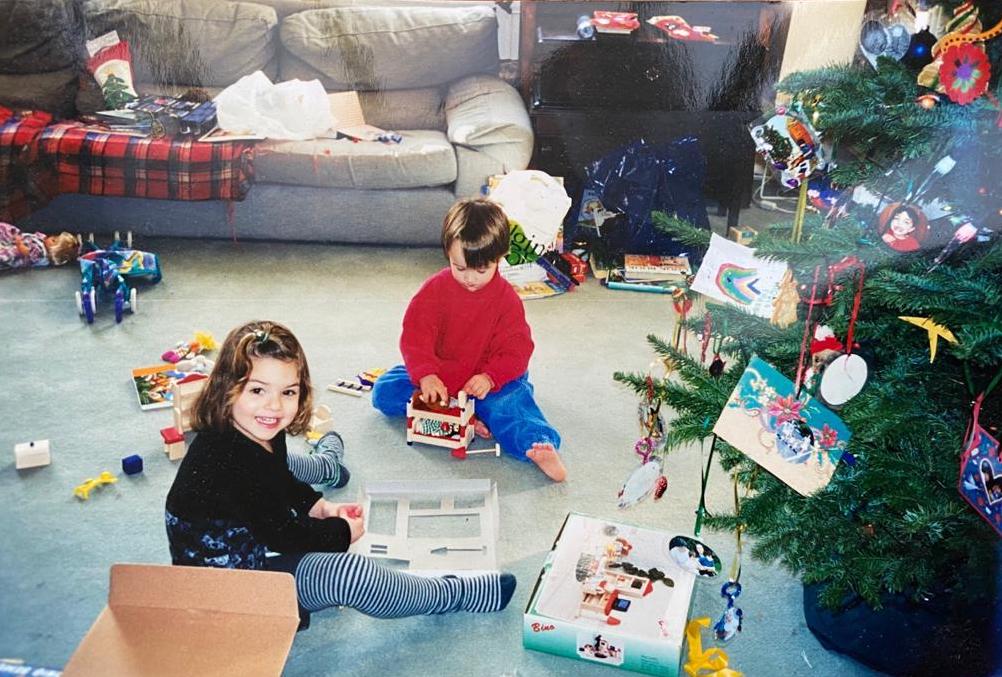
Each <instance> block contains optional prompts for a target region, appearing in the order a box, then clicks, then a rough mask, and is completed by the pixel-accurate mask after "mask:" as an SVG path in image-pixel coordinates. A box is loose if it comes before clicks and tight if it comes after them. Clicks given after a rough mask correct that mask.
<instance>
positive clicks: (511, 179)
mask: <svg viewBox="0 0 1002 677" xmlns="http://www.w3.org/2000/svg"><path fill="white" fill-rule="evenodd" d="M490 197H491V199H492V200H494V201H495V202H497V203H498V204H500V205H501V207H502V208H503V209H504V212H505V214H506V215H507V216H508V218H509V219H510V220H511V221H514V222H515V223H517V224H518V226H519V227H520V228H521V230H522V233H524V234H525V237H526V238H527V239H528V240H529V243H530V247H531V249H532V250H533V251H534V253H535V255H536V256H539V255H540V254H542V253H543V252H546V251H548V250H550V249H553V247H554V245H555V244H556V241H557V234H558V233H559V232H560V224H561V223H563V220H564V216H565V215H566V214H567V210H568V209H570V208H571V199H570V198H569V197H567V191H566V190H564V187H563V185H561V183H560V182H559V181H557V180H556V179H554V178H553V177H552V176H550V175H549V174H547V173H546V172H540V171H537V170H535V169H525V170H520V171H514V172H510V173H508V174H505V175H504V176H503V177H502V178H501V180H500V181H498V184H497V186H496V187H495V188H494V189H493V190H491V194H490ZM514 245H515V243H513V247H514ZM534 259H535V257H530V259H529V260H534ZM509 262H511V261H509Z"/></svg>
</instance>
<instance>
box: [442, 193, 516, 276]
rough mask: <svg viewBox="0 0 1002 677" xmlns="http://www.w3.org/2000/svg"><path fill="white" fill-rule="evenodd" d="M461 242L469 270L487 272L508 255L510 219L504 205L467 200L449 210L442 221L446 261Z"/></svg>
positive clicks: (477, 199) (443, 248)
mask: <svg viewBox="0 0 1002 677" xmlns="http://www.w3.org/2000/svg"><path fill="white" fill-rule="evenodd" d="M454 242H459V246H460V247H461V248H462V250H463V259H465V260H466V266H467V267H468V268H484V267H486V266H488V265H490V264H491V263H495V262H496V261H497V260H498V259H500V258H501V257H502V256H504V255H505V254H507V253H508V246H509V230H508V217H507V216H506V215H505V213H504V210H503V209H501V205H499V204H498V203H497V202H492V201H491V200H485V199H484V198H465V199H462V200H459V201H458V202H456V204H454V205H452V207H450V208H449V212H448V213H447V214H446V215H445V219H444V220H443V221H442V251H444V252H445V256H446V258H448V257H449V249H450V248H451V247H452V244H453V243H454Z"/></svg>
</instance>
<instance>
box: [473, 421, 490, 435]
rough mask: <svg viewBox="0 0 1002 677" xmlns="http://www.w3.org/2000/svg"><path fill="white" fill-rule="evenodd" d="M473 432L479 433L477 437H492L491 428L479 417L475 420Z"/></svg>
mask: <svg viewBox="0 0 1002 677" xmlns="http://www.w3.org/2000/svg"><path fill="white" fill-rule="evenodd" d="M473 432H475V433H476V434H477V437H483V438H484V439H485V440H489V439H490V438H491V431H490V429H489V428H488V427H487V424H486V423H484V422H483V421H481V420H480V419H479V418H478V419H477V420H476V421H474V422H473Z"/></svg>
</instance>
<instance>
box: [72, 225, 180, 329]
mask: <svg viewBox="0 0 1002 677" xmlns="http://www.w3.org/2000/svg"><path fill="white" fill-rule="evenodd" d="M86 248H88V249H89V251H86V252H84V253H82V254H81V255H80V258H79V260H80V291H78V292H77V293H76V302H77V311H78V312H79V313H80V314H81V315H83V316H84V317H86V318H87V323H88V324H91V323H93V322H94V314H95V313H96V312H97V299H98V297H99V296H100V297H101V299H102V300H103V301H107V300H109V299H112V300H113V301H114V303H115V322H121V321H122V316H123V315H124V314H125V311H126V310H128V311H129V312H132V313H135V312H136V296H137V291H136V287H135V284H136V283H138V282H147V283H149V284H156V283H157V282H159V281H160V280H161V277H162V276H161V274H160V261H159V259H158V258H157V255H156V254H152V253H150V252H144V251H139V250H138V249H132V234H131V233H128V234H127V239H126V242H124V243H123V242H122V241H121V239H119V236H118V233H115V241H114V242H112V244H111V246H109V247H108V248H107V249H98V248H97V247H96V246H95V245H94V241H93V238H92V239H91V240H90V243H89V246H87V247H86Z"/></svg>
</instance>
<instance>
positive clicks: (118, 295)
mask: <svg viewBox="0 0 1002 677" xmlns="http://www.w3.org/2000/svg"><path fill="white" fill-rule="evenodd" d="M124 314H125V294H123V293H122V290H121V289H119V290H118V291H117V292H115V324H118V323H119V322H121V321H122V315H124Z"/></svg>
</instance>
